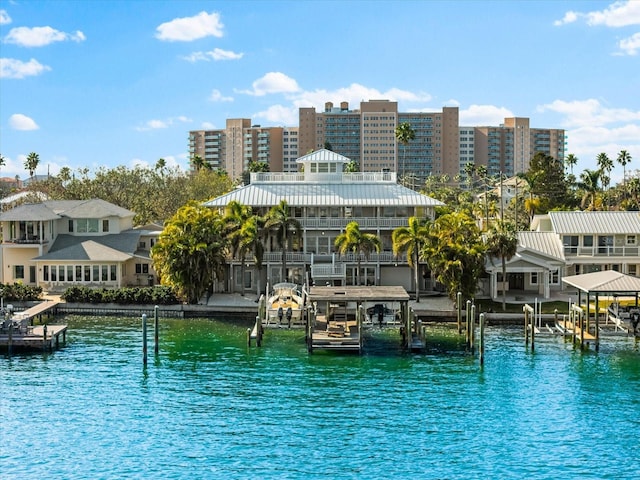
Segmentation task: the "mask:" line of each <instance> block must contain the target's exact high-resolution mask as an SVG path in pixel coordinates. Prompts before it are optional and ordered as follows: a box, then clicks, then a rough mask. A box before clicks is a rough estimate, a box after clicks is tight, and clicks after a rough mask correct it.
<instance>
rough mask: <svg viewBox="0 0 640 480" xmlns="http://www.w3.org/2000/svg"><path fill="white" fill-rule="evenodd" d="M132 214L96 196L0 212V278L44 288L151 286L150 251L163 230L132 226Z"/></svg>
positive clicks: (22, 206)
mask: <svg viewBox="0 0 640 480" xmlns="http://www.w3.org/2000/svg"><path fill="white" fill-rule="evenodd" d="M134 215H135V214H134V212H132V211H130V210H126V209H124V208H121V207H118V206H116V205H113V204H111V203H109V202H106V201H104V200H99V199H92V200H49V201H45V202H42V203H33V204H23V205H20V206H18V207H16V208H14V209H12V210H9V211H6V212H3V213H2V214H0V222H1V223H2V232H3V238H2V244H0V260H1V262H2V265H1V270H0V271H1V272H2V273H1V274H0V281H2V282H3V283H13V282H22V283H24V284H26V285H39V286H41V287H43V289H45V290H47V291H62V290H64V289H66V288H67V287H69V286H77V285H82V286H96V287H107V288H113V287H121V286H134V285H153V284H154V283H156V277H155V275H156V273H155V271H154V270H153V266H152V262H151V259H150V257H149V251H150V248H151V246H153V243H154V242H155V241H156V240H157V238H158V236H159V234H160V231H161V229H162V228H161V227H159V226H157V225H151V226H146V227H142V228H133V217H134Z"/></svg>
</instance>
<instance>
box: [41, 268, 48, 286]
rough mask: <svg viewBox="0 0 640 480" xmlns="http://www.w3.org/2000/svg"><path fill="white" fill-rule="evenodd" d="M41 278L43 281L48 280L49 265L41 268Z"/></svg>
mask: <svg viewBox="0 0 640 480" xmlns="http://www.w3.org/2000/svg"><path fill="white" fill-rule="evenodd" d="M42 280H44V281H45V282H48V281H49V265H45V266H44V267H43V268H42Z"/></svg>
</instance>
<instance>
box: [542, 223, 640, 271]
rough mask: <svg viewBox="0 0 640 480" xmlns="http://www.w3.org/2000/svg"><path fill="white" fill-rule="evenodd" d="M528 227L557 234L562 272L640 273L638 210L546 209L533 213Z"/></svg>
mask: <svg viewBox="0 0 640 480" xmlns="http://www.w3.org/2000/svg"><path fill="white" fill-rule="evenodd" d="M531 229H532V230H536V231H540V232H542V231H552V232H554V233H555V234H556V235H557V236H558V239H559V240H560V242H561V243H562V246H563V253H564V257H565V264H566V266H565V274H566V275H580V274H583V273H592V272H599V271H603V270H614V271H616V272H621V273H625V274H627V275H634V276H639V275H640V251H639V247H640V212H627V211H607V212H591V211H584V212H582V211H575V212H549V213H548V214H547V215H540V216H536V217H535V218H534V220H533V222H532V224H531Z"/></svg>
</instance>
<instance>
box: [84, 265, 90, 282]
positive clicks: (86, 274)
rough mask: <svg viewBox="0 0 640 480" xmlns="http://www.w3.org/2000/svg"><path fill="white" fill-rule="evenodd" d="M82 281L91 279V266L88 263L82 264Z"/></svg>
mask: <svg viewBox="0 0 640 480" xmlns="http://www.w3.org/2000/svg"><path fill="white" fill-rule="evenodd" d="M84 281H85V282H90V281H91V267H90V266H89V265H85V266H84Z"/></svg>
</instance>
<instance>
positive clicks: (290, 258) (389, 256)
mask: <svg viewBox="0 0 640 480" xmlns="http://www.w3.org/2000/svg"><path fill="white" fill-rule="evenodd" d="M286 259H287V264H301V263H305V264H311V263H312V262H313V265H333V264H335V265H339V264H347V263H349V264H356V263H358V255H357V254H355V253H347V254H346V255H338V254H337V253H336V254H335V255H334V254H333V253H324V254H311V253H300V252H287V254H286ZM281 261H282V252H266V253H265V254H264V255H263V257H262V263H263V264H265V263H279V262H281ZM247 263H249V264H252V263H253V260H251V261H247ZM360 263H361V264H362V265H365V264H367V265H371V264H377V263H384V264H395V263H401V264H404V263H407V256H406V255H398V256H396V255H394V254H393V253H392V252H380V253H371V254H370V255H369V259H368V260H367V259H365V256H364V255H363V254H360Z"/></svg>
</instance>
